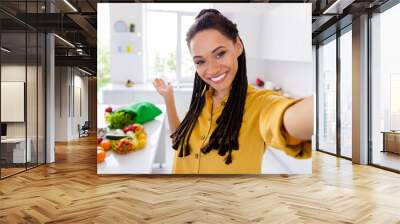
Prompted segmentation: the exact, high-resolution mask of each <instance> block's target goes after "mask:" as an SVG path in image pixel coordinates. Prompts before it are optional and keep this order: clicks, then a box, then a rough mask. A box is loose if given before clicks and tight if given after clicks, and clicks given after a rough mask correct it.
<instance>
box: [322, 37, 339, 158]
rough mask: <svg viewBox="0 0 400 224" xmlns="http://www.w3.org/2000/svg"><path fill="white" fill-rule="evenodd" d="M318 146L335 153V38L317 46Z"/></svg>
mask: <svg viewBox="0 0 400 224" xmlns="http://www.w3.org/2000/svg"><path fill="white" fill-rule="evenodd" d="M318 56H319V60H318V63H319V71H318V74H319V75H318V76H319V77H318V86H319V87H318V94H319V97H318V107H319V108H318V113H319V114H318V118H319V121H318V122H319V126H318V129H319V130H318V148H319V149H320V150H322V151H326V152H330V153H335V154H336V39H333V40H331V41H329V42H327V43H326V44H323V45H320V46H319V48H318Z"/></svg>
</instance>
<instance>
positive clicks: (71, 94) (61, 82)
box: [55, 67, 88, 141]
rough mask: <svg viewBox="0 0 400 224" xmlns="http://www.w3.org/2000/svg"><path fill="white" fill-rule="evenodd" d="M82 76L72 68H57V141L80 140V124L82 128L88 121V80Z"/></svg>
mask: <svg viewBox="0 0 400 224" xmlns="http://www.w3.org/2000/svg"><path fill="white" fill-rule="evenodd" d="M82 75H83V73H81V72H80V71H79V70H77V69H73V68H71V67H56V81H55V86H56V88H55V89H56V91H55V125H56V127H55V130H56V133H55V141H69V140H72V139H76V138H78V137H79V133H78V124H80V125H81V126H82V125H83V124H84V122H85V121H87V120H88V79H87V77H83V76H82ZM79 89H80V94H81V97H80V98H79V97H78V96H79ZM79 99H81V102H79ZM80 105H81V106H82V108H81V109H82V116H81V114H80V111H79V106H80Z"/></svg>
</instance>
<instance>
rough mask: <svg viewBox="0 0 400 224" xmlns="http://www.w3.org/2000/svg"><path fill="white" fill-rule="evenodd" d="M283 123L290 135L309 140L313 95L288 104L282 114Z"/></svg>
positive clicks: (312, 116)
mask: <svg viewBox="0 0 400 224" xmlns="http://www.w3.org/2000/svg"><path fill="white" fill-rule="evenodd" d="M283 125H284V127H285V129H286V131H287V132H288V134H289V135H290V136H292V137H294V138H296V139H299V140H310V139H311V136H312V134H313V129H314V98H313V96H310V97H307V98H305V99H303V100H301V101H299V102H297V103H296V104H294V105H292V106H290V107H289V108H288V109H287V110H286V112H285V114H284V116H283Z"/></svg>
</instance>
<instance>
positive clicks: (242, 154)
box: [173, 85, 311, 174]
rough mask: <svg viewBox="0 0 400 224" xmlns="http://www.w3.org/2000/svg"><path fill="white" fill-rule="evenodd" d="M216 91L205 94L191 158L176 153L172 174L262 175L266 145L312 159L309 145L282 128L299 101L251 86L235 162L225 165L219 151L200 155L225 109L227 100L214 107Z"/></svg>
mask: <svg viewBox="0 0 400 224" xmlns="http://www.w3.org/2000/svg"><path fill="white" fill-rule="evenodd" d="M212 95H213V91H212V90H211V89H210V90H209V91H207V92H206V93H205V97H206V102H205V105H204V107H203V110H202V112H201V113H200V116H199V118H198V120H197V122H196V124H195V127H194V129H193V131H192V134H191V136H190V140H189V145H190V148H191V152H190V155H188V156H185V157H178V151H176V153H175V159H174V166H173V173H177V174H254V173H255V174H259V173H261V167H262V160H263V154H264V152H265V149H266V147H267V146H272V147H274V148H277V149H281V150H283V151H284V152H285V153H286V154H287V155H289V156H292V157H294V158H298V159H306V158H310V156H311V145H310V143H309V142H301V141H299V140H297V139H294V138H292V137H290V136H289V135H288V134H287V133H286V131H285V130H284V128H283V125H282V121H283V114H284V111H285V110H286V109H287V108H288V107H289V106H291V105H293V104H294V103H296V102H297V101H298V100H294V99H290V98H287V97H284V96H282V95H281V94H279V93H277V92H274V91H270V90H256V89H254V87H253V86H251V85H249V86H248V88H247V96H246V104H245V108H244V113H243V122H242V127H241V129H240V133H239V150H233V151H232V163H231V164H229V165H227V164H225V158H226V155H227V154H226V155H225V156H220V155H218V150H211V152H209V153H207V154H204V153H202V152H201V150H200V149H201V148H202V146H204V145H205V144H206V143H207V142H208V140H209V138H210V136H211V134H212V132H213V131H214V129H215V128H216V127H217V124H216V120H217V118H218V117H219V115H220V114H221V112H222V110H223V106H224V105H225V102H226V99H227V97H225V99H224V101H223V102H222V103H221V105H218V107H217V108H214V109H213V108H212ZM212 110H213V111H212Z"/></svg>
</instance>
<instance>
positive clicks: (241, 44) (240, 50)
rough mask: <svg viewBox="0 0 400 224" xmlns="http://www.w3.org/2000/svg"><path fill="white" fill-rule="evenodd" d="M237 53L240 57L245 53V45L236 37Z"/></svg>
mask: <svg viewBox="0 0 400 224" xmlns="http://www.w3.org/2000/svg"><path fill="white" fill-rule="evenodd" d="M235 51H236V55H237V56H238V57H239V56H240V55H241V54H242V52H243V43H242V40H241V39H240V38H239V36H237V37H236V42H235Z"/></svg>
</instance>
